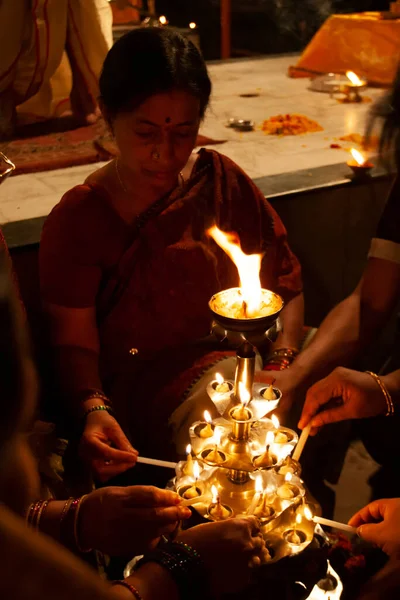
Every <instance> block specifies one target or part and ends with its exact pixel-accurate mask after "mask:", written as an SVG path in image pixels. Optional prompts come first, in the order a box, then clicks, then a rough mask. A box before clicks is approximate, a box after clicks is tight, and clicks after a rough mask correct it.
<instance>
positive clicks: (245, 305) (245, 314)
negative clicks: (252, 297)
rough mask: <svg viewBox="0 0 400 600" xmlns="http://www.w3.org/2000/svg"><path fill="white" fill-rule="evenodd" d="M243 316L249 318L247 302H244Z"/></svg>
mask: <svg viewBox="0 0 400 600" xmlns="http://www.w3.org/2000/svg"><path fill="white" fill-rule="evenodd" d="M242 306H243V314H244V316H245V317H247V302H246V301H245V300H243V304H242Z"/></svg>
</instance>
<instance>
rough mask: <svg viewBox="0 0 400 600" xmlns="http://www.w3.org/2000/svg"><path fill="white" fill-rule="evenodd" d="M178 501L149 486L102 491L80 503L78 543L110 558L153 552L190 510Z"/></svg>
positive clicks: (114, 488) (171, 493)
mask: <svg viewBox="0 0 400 600" xmlns="http://www.w3.org/2000/svg"><path fill="white" fill-rule="evenodd" d="M181 501H182V498H180V496H178V494H175V492H170V491H167V490H160V489H158V488H156V487H151V486H141V485H137V486H131V487H105V488H101V489H98V490H96V491H95V492H91V493H90V494H88V496H86V498H84V499H83V500H82V505H81V508H80V512H79V543H80V545H81V546H82V547H83V548H95V549H96V550H101V551H102V552H105V553H106V554H110V555H113V556H134V555H135V554H143V553H144V552H146V551H148V550H150V549H152V548H154V547H155V546H156V545H157V543H158V541H159V539H160V536H161V535H164V534H168V533H170V532H172V531H174V529H175V528H176V526H177V523H178V521H180V520H181V519H188V518H189V517H190V515H191V512H190V509H188V508H187V507H184V506H179V504H180V502H181Z"/></svg>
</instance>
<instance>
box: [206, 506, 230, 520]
mask: <svg viewBox="0 0 400 600" xmlns="http://www.w3.org/2000/svg"><path fill="white" fill-rule="evenodd" d="M218 507H220V509H221V510H222V512H223V513H224V515H223V516H222V515H221V516H218ZM233 514H234V513H233V509H232V508H231V507H230V506H228V505H227V504H219V503H218V502H212V503H211V504H210V505H209V507H208V510H207V514H206V518H207V519H209V520H211V521H225V520H226V519H231V518H232V517H233Z"/></svg>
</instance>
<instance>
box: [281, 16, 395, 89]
mask: <svg viewBox="0 0 400 600" xmlns="http://www.w3.org/2000/svg"><path fill="white" fill-rule="evenodd" d="M399 58H400V19H399V20H392V19H384V18H382V16H381V13H361V14H352V15H333V16H331V17H329V19H327V21H325V23H324V24H323V25H322V27H321V28H320V29H319V31H317V33H316V34H315V36H314V37H313V39H312V40H311V42H310V43H309V44H308V46H307V47H306V49H305V50H304V52H303V54H302V55H301V57H300V59H299V61H298V63H297V65H295V66H294V67H290V68H289V76H290V77H310V76H312V75H319V74H323V73H345V72H346V71H349V70H350V71H354V72H355V73H357V74H358V75H364V76H366V77H367V79H368V81H369V82H370V83H372V84H375V85H381V86H389V85H391V84H392V82H393V79H394V76H395V73H396V70H397V66H398V63H399Z"/></svg>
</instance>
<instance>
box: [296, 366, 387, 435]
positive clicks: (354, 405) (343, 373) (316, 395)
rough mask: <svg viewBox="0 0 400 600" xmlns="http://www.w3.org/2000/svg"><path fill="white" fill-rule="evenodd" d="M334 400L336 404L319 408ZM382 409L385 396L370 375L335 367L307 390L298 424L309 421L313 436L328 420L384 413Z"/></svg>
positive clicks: (303, 424) (374, 415) (334, 420)
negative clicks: (331, 406)
mask: <svg viewBox="0 0 400 600" xmlns="http://www.w3.org/2000/svg"><path fill="white" fill-rule="evenodd" d="M334 400H337V403H336V406H333V408H326V410H324V409H323V407H324V406H325V405H326V404H327V403H328V402H331V403H332V401H334ZM321 409H322V410H321ZM386 409H387V407H386V400H385V397H384V395H383V393H382V391H381V390H380V388H379V386H378V385H377V383H376V381H374V379H373V378H372V377H371V375H368V373H360V372H359V371H353V370H351V369H345V368H343V367H338V368H337V369H335V370H334V371H332V373H331V374H330V375H328V377H325V379H321V381H318V382H317V383H316V384H314V385H313V386H312V387H311V388H310V389H309V390H308V392H307V397H306V402H305V404H304V407H303V412H302V415H301V419H300V421H299V427H300V429H304V427H305V426H306V425H308V424H309V423H310V422H311V426H312V429H311V435H314V434H315V433H316V432H317V431H318V428H319V427H322V426H323V425H327V424H328V423H336V422H338V421H345V420H348V419H365V418H367V417H376V416H378V415H382V414H385V412H386ZM319 410H321V412H318V411H319ZM317 413H318V414H317Z"/></svg>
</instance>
